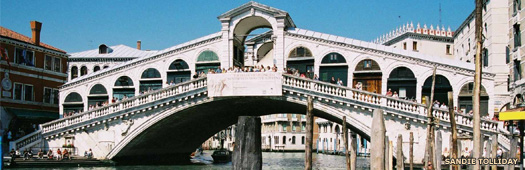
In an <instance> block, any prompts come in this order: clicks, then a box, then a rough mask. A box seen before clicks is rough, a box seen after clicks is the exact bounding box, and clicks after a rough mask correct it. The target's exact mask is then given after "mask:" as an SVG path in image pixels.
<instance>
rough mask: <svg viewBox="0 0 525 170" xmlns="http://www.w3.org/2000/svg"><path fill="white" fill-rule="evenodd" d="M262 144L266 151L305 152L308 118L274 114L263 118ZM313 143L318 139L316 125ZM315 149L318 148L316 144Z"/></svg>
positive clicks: (297, 115)
mask: <svg viewBox="0 0 525 170" xmlns="http://www.w3.org/2000/svg"><path fill="white" fill-rule="evenodd" d="M261 123H262V126H261V144H262V149H263V150H265V151H276V152H279V151H304V148H305V142H306V117H305V115H301V114H285V113H282V114H272V115H266V116H261ZM313 129H314V132H313V133H314V134H313V141H315V140H316V139H317V136H318V131H317V129H318V128H317V126H316V125H315V124H314V127H313ZM313 148H314V149H315V148H317V145H316V143H315V142H314V144H313Z"/></svg>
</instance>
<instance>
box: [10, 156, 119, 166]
mask: <svg viewBox="0 0 525 170" xmlns="http://www.w3.org/2000/svg"><path fill="white" fill-rule="evenodd" d="M114 165H115V163H114V162H112V161H106V160H98V159H88V158H84V157H73V158H72V159H71V160H66V159H64V160H55V159H52V160H50V159H36V158H31V159H28V160H24V159H23V158H15V159H14V160H12V161H11V163H10V166H9V167H16V168H39V167H98V166H114Z"/></svg>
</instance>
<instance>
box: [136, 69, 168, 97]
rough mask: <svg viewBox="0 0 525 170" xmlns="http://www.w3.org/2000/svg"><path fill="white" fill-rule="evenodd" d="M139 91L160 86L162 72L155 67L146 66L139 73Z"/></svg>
mask: <svg viewBox="0 0 525 170" xmlns="http://www.w3.org/2000/svg"><path fill="white" fill-rule="evenodd" d="M139 82H140V83H139V93H141V94H142V93H146V92H149V91H154V90H158V89H161V88H162V74H161V73H160V72H159V70H157V69H155V68H151V67H150V68H147V69H144V71H142V72H141V74H140V80H139Z"/></svg>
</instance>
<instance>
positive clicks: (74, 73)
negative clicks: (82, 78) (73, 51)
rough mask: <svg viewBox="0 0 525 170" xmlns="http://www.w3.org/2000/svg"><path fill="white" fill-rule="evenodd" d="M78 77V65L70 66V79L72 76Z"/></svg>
mask: <svg viewBox="0 0 525 170" xmlns="http://www.w3.org/2000/svg"><path fill="white" fill-rule="evenodd" d="M77 77H78V67H77V66H73V67H71V79H74V78H77Z"/></svg>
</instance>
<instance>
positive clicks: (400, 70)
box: [386, 66, 417, 100]
mask: <svg viewBox="0 0 525 170" xmlns="http://www.w3.org/2000/svg"><path fill="white" fill-rule="evenodd" d="M387 73H389V75H388V79H387V93H386V94H387V95H392V94H394V92H396V93H398V96H399V98H403V99H414V100H415V99H416V95H417V79H416V76H415V74H414V72H413V71H412V69H410V68H408V67H405V66H399V67H396V68H395V69H392V71H390V72H387Z"/></svg>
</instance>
